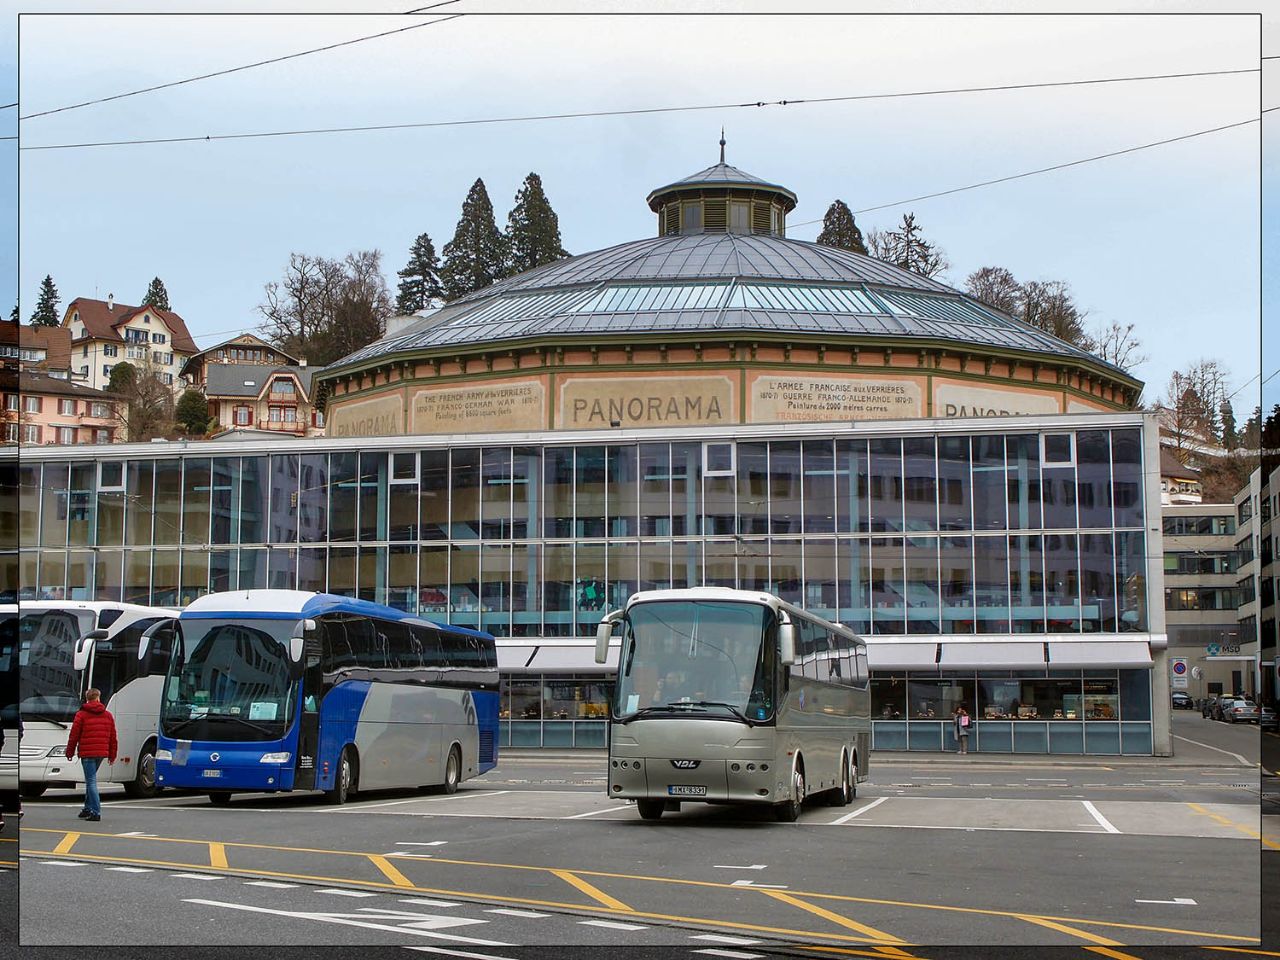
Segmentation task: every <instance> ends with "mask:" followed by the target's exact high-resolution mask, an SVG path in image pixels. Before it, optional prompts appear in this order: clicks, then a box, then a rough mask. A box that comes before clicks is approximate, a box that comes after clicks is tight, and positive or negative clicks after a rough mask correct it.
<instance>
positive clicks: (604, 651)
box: [596, 610, 622, 663]
mask: <svg viewBox="0 0 1280 960" xmlns="http://www.w3.org/2000/svg"><path fill="white" fill-rule="evenodd" d="M621 619H622V611H621V610H615V611H613V613H610V614H606V615H605V618H604V619H603V620H601V621H600V626H598V627H596V663H605V662H606V661H608V659H609V638H610V637H612V636H613V625H614V624H615V623H617V622H618V621H619V620H621Z"/></svg>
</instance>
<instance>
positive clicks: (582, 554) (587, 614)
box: [574, 519, 606, 637]
mask: <svg viewBox="0 0 1280 960" xmlns="http://www.w3.org/2000/svg"><path fill="white" fill-rule="evenodd" d="M603 523H604V521H603V519H602V520H601V525H602V526H603ZM576 560H577V566H576V570H575V572H576V580H575V586H574V598H575V607H576V609H577V611H578V615H577V621H578V629H577V634H578V636H580V637H594V636H595V635H596V627H597V626H598V625H599V623H600V618H601V617H602V616H604V613H605V603H606V600H605V580H606V571H605V549H604V544H603V543H579V544H578V547H577V556H576Z"/></svg>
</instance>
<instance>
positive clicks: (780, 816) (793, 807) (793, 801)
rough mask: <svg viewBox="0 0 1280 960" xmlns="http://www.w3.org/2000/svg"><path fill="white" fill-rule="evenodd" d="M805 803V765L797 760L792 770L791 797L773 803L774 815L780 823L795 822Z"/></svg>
mask: <svg viewBox="0 0 1280 960" xmlns="http://www.w3.org/2000/svg"><path fill="white" fill-rule="evenodd" d="M803 805H804V767H802V766H800V764H799V763H798V762H797V763H796V765H795V767H793V768H792V771H791V797H790V799H787V800H783V801H782V802H781V803H775V804H774V805H773V816H774V819H776V820H777V821H778V822H779V823H795V822H796V820H798V819H799V818H800V808H801V807H802V806H803Z"/></svg>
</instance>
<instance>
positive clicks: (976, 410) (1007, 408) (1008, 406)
mask: <svg viewBox="0 0 1280 960" xmlns="http://www.w3.org/2000/svg"><path fill="white" fill-rule="evenodd" d="M1061 412H1062V401H1061V399H1060V398H1059V396H1058V395H1057V394H1055V393H1044V392H1041V391H1039V390H993V389H991V388H989V387H975V386H970V385H969V384H967V383H936V384H935V385H934V388H933V415H934V416H935V417H949V418H954V417H1013V416H1017V415H1018V414H1023V413H1061Z"/></svg>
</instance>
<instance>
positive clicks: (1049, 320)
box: [1022, 280, 1085, 345]
mask: <svg viewBox="0 0 1280 960" xmlns="http://www.w3.org/2000/svg"><path fill="white" fill-rule="evenodd" d="M1084 318H1085V313H1084V311H1082V310H1081V309H1080V308H1079V307H1077V306H1076V304H1075V301H1074V300H1073V299H1072V298H1071V288H1070V287H1069V286H1067V284H1065V283H1063V282H1062V281H1061V280H1048V281H1040V280H1032V281H1030V282H1029V283H1024V284H1023V285H1022V320H1023V322H1024V323H1027V324H1029V325H1030V326H1033V327H1035V328H1036V329H1038V330H1043V331H1044V332H1045V333H1048V334H1051V335H1053V336H1055V337H1057V338H1058V339H1059V340H1065V341H1066V342H1067V343H1072V344H1077V345H1080V344H1082V343H1083V342H1084V339H1085V332H1084V323H1083V321H1084Z"/></svg>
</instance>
